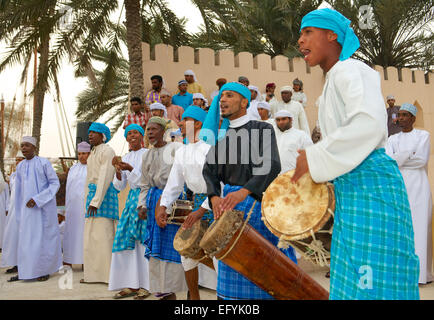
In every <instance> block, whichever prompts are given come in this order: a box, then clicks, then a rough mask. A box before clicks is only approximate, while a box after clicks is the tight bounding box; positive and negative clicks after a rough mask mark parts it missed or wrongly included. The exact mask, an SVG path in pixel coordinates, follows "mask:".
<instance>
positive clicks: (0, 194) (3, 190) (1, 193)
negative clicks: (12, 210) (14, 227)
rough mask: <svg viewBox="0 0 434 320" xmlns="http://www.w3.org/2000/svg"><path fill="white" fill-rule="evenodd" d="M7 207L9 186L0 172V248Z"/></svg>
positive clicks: (0, 246) (1, 246)
mask: <svg viewBox="0 0 434 320" xmlns="http://www.w3.org/2000/svg"><path fill="white" fill-rule="evenodd" d="M8 206H9V185H8V184H7V182H6V181H5V180H4V179H3V175H2V173H1V172H0V248H3V236H4V232H5V229H6V220H7V217H6V211H8Z"/></svg>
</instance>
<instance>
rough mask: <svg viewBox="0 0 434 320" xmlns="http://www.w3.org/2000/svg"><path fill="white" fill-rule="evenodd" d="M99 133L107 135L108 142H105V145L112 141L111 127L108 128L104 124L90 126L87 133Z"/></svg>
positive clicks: (97, 123) (96, 123)
mask: <svg viewBox="0 0 434 320" xmlns="http://www.w3.org/2000/svg"><path fill="white" fill-rule="evenodd" d="M91 131H93V132H99V133H102V134H103V135H105V137H106V139H107V140H106V141H104V143H107V142H109V141H110V139H111V135H110V129H109V127H107V126H106V125H105V124H104V123H100V122H94V123H92V124H91V125H90V127H89V130H88V131H87V133H88V134H89V132H91Z"/></svg>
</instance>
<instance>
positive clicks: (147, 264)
mask: <svg viewBox="0 0 434 320" xmlns="http://www.w3.org/2000/svg"><path fill="white" fill-rule="evenodd" d="M324 10H325V11H324ZM344 19H345V18H344V17H343V16H342V15H340V14H338V13H336V12H334V11H333V10H328V9H321V10H316V11H313V12H312V13H311V14H308V15H307V16H306V17H305V18H304V19H303V21H304V22H303V23H302V28H301V37H300V40H299V44H300V47H301V51H302V53H303V54H304V55H305V57H306V58H305V59H306V61H307V62H308V63H309V64H311V65H315V64H319V65H320V66H321V68H323V70H324V71H326V72H328V78H327V86H326V88H327V90H328V91H326V92H325V94H323V95H322V96H321V97H320V99H319V105H320V114H319V121H318V123H317V126H316V128H315V129H314V130H313V131H312V132H311V130H310V128H309V124H308V121H307V117H306V113H305V110H304V108H305V107H306V105H307V103H308V100H307V96H306V94H305V93H304V88H303V82H302V81H301V80H300V79H295V80H293V82H292V85H288V86H283V87H281V88H280V89H279V93H280V95H279V94H276V92H275V91H276V85H275V84H274V83H269V84H267V85H266V88H265V92H264V93H261V92H260V90H259V88H258V87H256V86H253V85H250V82H249V79H247V78H246V77H244V76H240V77H239V78H238V79H233V80H234V81H233V82H228V81H227V80H226V79H224V78H219V79H217V81H216V85H217V87H218V90H216V91H214V92H213V93H212V94H211V95H210V97H209V100H208V99H207V98H206V96H205V91H204V89H203V87H202V86H201V85H200V83H199V82H198V80H197V78H196V75H195V74H194V72H193V71H192V70H187V71H186V72H185V74H184V78H185V79H182V80H180V81H179V82H178V92H177V93H176V94H175V95H172V93H171V92H169V91H168V90H167V89H166V88H165V83H164V80H163V78H162V77H161V76H160V75H154V76H152V77H151V82H152V89H151V90H150V91H149V92H148V93H146V95H145V101H142V100H141V99H140V98H137V97H133V98H132V99H131V100H130V102H131V105H130V106H131V111H132V112H131V113H130V114H128V115H127V116H126V118H125V122H124V125H123V129H124V136H125V139H126V141H127V143H128V146H129V152H128V153H127V154H125V155H123V156H122V157H119V156H117V155H116V153H115V151H114V150H113V149H112V148H111V147H110V145H109V144H108V142H109V141H110V139H111V132H110V129H109V128H108V127H107V126H106V125H105V124H102V123H98V122H94V123H93V124H92V125H91V126H90V127H89V131H88V132H89V143H87V142H82V143H80V144H78V146H77V152H78V160H79V161H78V163H77V164H75V165H74V166H72V167H71V168H70V169H69V172H68V178H67V185H66V203H65V223H64V225H65V230H64V235H63V241H61V237H60V231H59V220H58V215H57V207H56V192H57V191H58V189H59V179H58V178H57V175H56V173H55V171H54V169H53V167H52V165H51V164H50V162H49V161H48V160H47V159H45V158H42V157H39V156H37V150H36V139H35V138H33V137H27V136H26V137H23V139H22V142H21V154H19V155H18V156H17V167H16V171H15V172H14V173H13V174H12V175H11V176H10V177H9V184H7V183H6V182H5V181H4V179H3V177H1V178H2V180H1V181H0V241H1V240H3V243H1V242H0V245H1V247H2V248H3V252H2V256H1V261H0V266H1V267H9V268H10V269H8V270H7V271H6V272H7V273H11V274H14V273H16V275H14V276H12V277H11V278H10V279H9V280H8V281H11V282H14V281H18V280H30V279H37V280H38V281H46V280H48V279H49V275H50V274H53V273H55V272H57V271H58V270H59V269H60V268H61V267H62V265H63V264H66V265H68V264H69V265H71V264H82V265H83V270H84V277H83V279H81V280H80V282H81V283H83V284H89V283H107V284H108V289H109V290H112V291H117V292H116V294H115V295H114V298H117V299H118V298H123V297H130V296H134V298H135V299H145V298H146V297H148V296H149V295H151V294H153V295H155V296H156V297H157V298H159V299H161V300H168V299H176V294H175V293H176V292H181V291H186V290H187V291H188V298H189V299H192V300H197V299H200V295H199V290H198V288H199V284H200V285H202V286H205V287H208V288H211V289H215V290H216V294H217V298H218V299H271V298H272V296H271V295H270V294H269V293H267V292H265V291H264V290H262V289H260V288H259V287H257V286H256V285H255V284H253V283H252V282H251V281H250V280H249V279H247V278H246V277H244V276H243V275H241V274H239V273H238V272H236V271H234V270H233V269H232V268H230V267H229V266H227V265H225V264H224V263H223V262H221V261H217V260H216V259H214V260H213V263H212V264H209V265H207V266H205V265H204V264H202V263H200V262H199V261H197V260H193V259H191V258H188V257H184V256H181V255H180V254H179V253H178V252H177V251H176V250H175V249H174V247H173V240H174V237H175V234H176V233H177V231H178V230H179V228H184V229H189V228H191V227H192V226H193V225H194V224H195V223H197V222H198V221H202V220H203V221H205V222H206V223H207V224H208V225H210V224H211V223H212V222H213V221H214V220H215V219H219V218H220V217H221V216H222V215H223V214H224V212H226V211H227V210H232V209H237V210H240V211H243V212H245V213H246V214H247V213H248V212H249V214H251V218H250V220H249V223H250V224H251V225H252V226H253V227H254V228H255V229H256V230H257V231H258V232H259V233H260V234H261V235H262V236H264V237H265V238H266V239H267V240H269V241H270V242H271V243H273V244H274V245H277V242H278V238H277V237H276V236H275V235H273V234H272V233H271V232H270V231H269V230H268V229H267V228H266V227H265V225H264V223H263V222H262V220H261V200H262V194H263V192H264V191H265V190H266V188H267V187H268V185H269V184H270V183H271V182H272V181H273V180H274V179H275V178H276V177H277V176H278V175H279V174H282V173H285V172H287V171H289V170H294V169H295V173H294V176H293V181H294V182H296V181H297V180H298V179H299V178H300V176H301V175H303V174H305V173H307V172H309V173H310V174H311V176H312V179H313V180H314V181H315V182H318V183H320V182H325V181H332V182H334V184H335V196H336V198H337V201H338V203H339V205H340V207H339V208H337V209H336V212H335V226H334V233H333V242H332V262H331V274H330V278H331V282H330V298H332V299H382V298H386V299H387V298H392V299H396V298H398V299H417V298H418V297H419V293H418V288H417V283H421V284H425V283H429V282H431V281H432V273H431V267H432V253H431V252H432V239H431V210H432V198H431V191H430V185H429V181H428V176H427V171H426V170H427V163H428V159H429V154H430V135H429V133H428V132H427V131H425V130H420V129H415V128H414V123H415V119H416V117H417V108H416V107H415V106H414V105H412V104H409V103H403V104H402V105H401V107H397V106H395V105H394V103H395V99H394V97H393V96H388V97H387V99H386V100H387V104H388V105H389V107H388V108H387V112H386V109H385V107H384V101H383V98H382V97H381V90H380V89H381V87H380V84H379V79H378V75H377V73H375V72H374V71H373V70H372V69H370V68H369V67H367V66H366V65H364V64H363V63H361V62H359V61H356V60H353V59H348V58H349V57H350V56H351V54H352V53H353V52H354V51H355V50H356V49H357V48H358V45H356V42H357V44H358V40H357V41H356V39H357V37H355V35H353V34H352V33H351V32H349V31H348V30H350V29H351V28H349V26H348V25H349V23H348V24H347V22H346V21H347V20H344ZM323 20H324V21H325V20H327V21H328V23H329V24H327V27H325V26H324V25H322V23H323ZM330 21H332V22H333V23H331V24H330ZM335 25H336V26H339V28H336V29H335V27H334V26H335ZM319 28H322V29H319ZM342 28H344V30H346V29H345V28H349V29H348V30H347V31H346V32H344V36H345V37H347V39H346V41H345V42H343V40H342V38H341V31H342ZM323 29H326V30H325V31H324V33H322V32H323V31H321V32H320V31H317V30H323ZM327 31H330V33H326V32H327ZM333 35H337V38H336V37H333ZM312 37H319V38H321V37H322V38H321V40H322V42H321V45H322V46H323V48H316V47H315V46H314V45H313V44H312V43H313V42H311V41H313V40H312V39H314V38H312ZM342 37H343V36H342ZM354 37H355V38H354ZM325 39H327V40H325ZM337 61H338V62H337ZM351 70H357V72H358V73H360V74H362V77H355V76H353V74H355V73H354V72H353V73H352V72H351ZM358 73H357V74H358ZM359 82H361V83H359ZM353 84H354V87H351V85H353ZM361 86H364V87H366V88H371V89H372V90H364V91H363V90H361V91H360V92H358V90H359V89H358V88H360V87H361ZM342 88H349V89H348V90H347V91H345V90H344V89H342ZM351 88H352V89H351ZM350 89H351V90H350ZM339 90H342V92H340V91H339ZM355 95H360V99H359V98H354V97H355ZM210 102H211V103H210ZM348 105H350V106H351V108H349V107H348ZM321 108H322V109H321ZM333 116H335V118H333ZM386 118H388V120H387V126H386ZM383 124H384V128H383ZM383 129H384V130H383ZM240 131H245V132H246V133H247V136H248V138H249V141H250V143H252V144H253V143H254V141H256V140H254V139H253V132H259V134H258V135H259V137H258V140H257V141H259V145H260V147H259V153H255V152H253V151H251V150H250V151H247V152H248V154H247V155H245V154H243V151H242V150H244V148H242V146H241V145H239V144H236V145H235V149H233V150H230V152H226V151H227V150H226V148H228V146H229V145H230V142H229V139H230V137H231V135H232V134H235V135H237V134H238V133H240ZM388 136H389V137H388ZM252 139H253V140H252ZM267 139H268V140H267ZM264 141H265V142H266V143H262V142H264ZM252 149H254V148H252ZM246 156H247V161H245V160H246ZM222 158H223V160H225V161H221V159H222ZM234 158H235V160H236V161H235V163H233V162H231V161H232V160H233V159H234ZM260 163H262V164H267V165H269V166H268V170H265V171H261V170H257V169H258V164H260ZM355 186H356V187H355ZM125 188H128V189H129V193H128V197H127V199H126V203H125V205H124V209H123V211H122V213H121V214H119V197H118V194H119V192H120V191H122V190H124V189H125ZM179 199H184V200H187V199H188V200H191V201H193V203H194V208H193V211H192V212H191V213H190V214H189V215H188V217H187V219H186V220H185V222H184V223H183V224H182V225H181V226H180V225H177V224H172V223H170V222H169V221H168V219H167V217H168V213H170V211H171V208H172V206H173V204H174V203H175V202H176V201H177V200H179ZM407 199H408V200H407ZM373 212H374V213H375V214H373ZM348 225H351V226H353V227H351V228H350V229H348V228H349V227H348ZM3 230H4V232H3ZM2 232H3V233H4V234H2ZM366 239H368V240H366ZM280 250H281V251H282V252H283V253H284V254H285V255H286V256H287V257H288V258H289V259H291V260H292V261H294V262H295V263H296V262H297V257H296V253H295V251H294V250H293V248H291V247H289V248H288V249H280ZM380 256H381V257H380ZM364 259H365V260H364ZM366 261H370V262H369V265H370V267H372V269H374V275H375V278H374V279H373V284H374V285H373V288H369V289H368V290H366V291H363V288H362V289H361V288H359V287H357V285H358V283H359V281H358V276H359V275H358V274H357V272H358V270H353V269H351V268H352V267H351V265H352V264H354V265H360V266H363V265H366V264H367V262H366ZM380 262H381V263H380ZM394 275H396V278H395V277H394ZM385 279H387V280H385Z"/></svg>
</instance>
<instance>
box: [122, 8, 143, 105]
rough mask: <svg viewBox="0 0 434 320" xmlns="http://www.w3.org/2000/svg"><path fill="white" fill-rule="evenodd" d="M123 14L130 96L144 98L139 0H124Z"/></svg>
mask: <svg viewBox="0 0 434 320" xmlns="http://www.w3.org/2000/svg"><path fill="white" fill-rule="evenodd" d="M125 16H126V27H127V46H128V58H129V61H130V98H132V97H139V98H140V99H142V100H144V82H143V64H142V20H141V17H140V0H125Z"/></svg>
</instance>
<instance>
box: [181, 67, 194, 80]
mask: <svg viewBox="0 0 434 320" xmlns="http://www.w3.org/2000/svg"><path fill="white" fill-rule="evenodd" d="M184 76H193V78H194V81H197V78H196V75H195V74H194V72H193V70H190V69H188V70H186V71H185V72H184Z"/></svg>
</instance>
